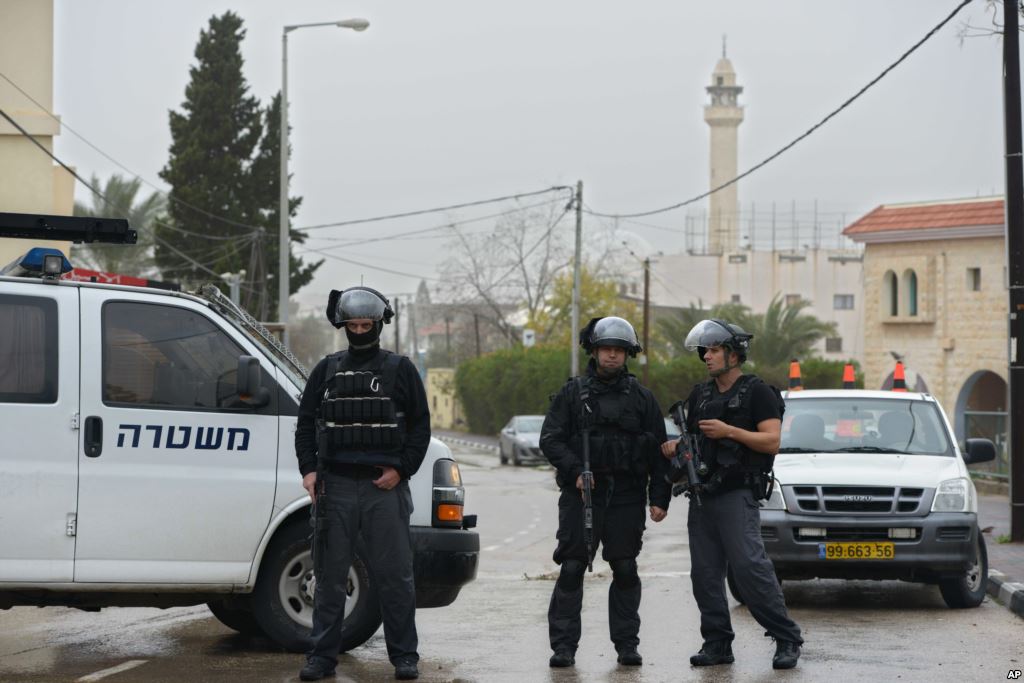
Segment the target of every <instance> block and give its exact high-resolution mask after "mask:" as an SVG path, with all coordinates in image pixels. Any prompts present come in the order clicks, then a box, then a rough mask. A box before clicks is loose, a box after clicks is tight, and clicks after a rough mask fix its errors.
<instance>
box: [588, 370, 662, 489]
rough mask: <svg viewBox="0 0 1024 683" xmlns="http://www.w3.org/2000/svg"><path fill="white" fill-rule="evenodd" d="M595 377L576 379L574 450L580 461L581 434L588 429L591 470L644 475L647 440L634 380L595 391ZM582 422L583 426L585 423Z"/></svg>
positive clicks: (629, 377) (637, 389) (630, 377)
mask: <svg viewBox="0 0 1024 683" xmlns="http://www.w3.org/2000/svg"><path fill="white" fill-rule="evenodd" d="M599 381H600V380H598V379H597V378H595V377H591V376H585V377H577V378H576V379H575V383H576V389H577V392H576V397H577V400H578V407H577V411H576V414H577V415H578V416H580V418H579V423H578V424H579V429H578V430H577V433H576V434H575V435H574V437H573V450H574V451H575V452H576V453H577V454H578V455H579V456H580V458H581V461H582V453H583V446H582V437H583V434H582V431H583V427H584V426H587V427H589V429H590V468H591V470H593V471H594V472H596V473H616V472H618V473H625V472H633V473H636V474H638V475H641V474H646V473H647V459H646V457H645V456H646V452H645V449H644V447H645V446H646V445H649V444H648V442H649V438H648V437H647V434H646V433H645V431H644V417H645V416H644V414H643V413H642V412H641V410H640V408H641V401H640V400H639V393H640V391H639V384H638V382H637V381H636V377H633V376H632V375H630V376H628V377H627V378H626V380H625V381H623V382H620V385H621V386H618V387H615V388H612V389H610V390H604V387H602V390H601V391H595V390H594V385H595V384H596V383H598V382H599ZM584 422H585V424H584Z"/></svg>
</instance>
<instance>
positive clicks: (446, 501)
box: [430, 458, 466, 529]
mask: <svg viewBox="0 0 1024 683" xmlns="http://www.w3.org/2000/svg"><path fill="white" fill-rule="evenodd" d="M432 499H433V500H432V503H433V511H432V513H431V520H430V525H431V526H435V527H452V528H456V529H458V528H461V527H462V521H463V519H462V506H463V504H464V503H465V501H466V489H465V487H464V486H463V485H462V473H461V472H460V471H459V465H458V463H456V462H455V461H454V460H448V459H445V458H441V459H439V460H437V461H435V462H434V490H433V496H432Z"/></svg>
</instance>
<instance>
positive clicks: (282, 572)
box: [252, 522, 381, 652]
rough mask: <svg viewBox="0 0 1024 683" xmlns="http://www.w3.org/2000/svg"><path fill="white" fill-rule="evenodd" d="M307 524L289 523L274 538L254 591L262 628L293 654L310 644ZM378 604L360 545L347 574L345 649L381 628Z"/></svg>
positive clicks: (310, 566) (313, 580)
mask: <svg viewBox="0 0 1024 683" xmlns="http://www.w3.org/2000/svg"><path fill="white" fill-rule="evenodd" d="M308 529H309V527H308V526H307V525H306V524H305V523H304V522H298V523H294V524H288V525H286V526H285V527H283V528H282V529H281V530H279V531H278V532H277V535H275V537H274V539H273V540H272V541H271V542H270V546H269V547H268V548H267V552H266V554H265V555H264V556H263V563H262V564H261V565H260V572H259V577H258V578H257V580H256V587H255V589H254V590H253V593H252V609H253V615H254V616H255V618H256V621H257V622H258V623H259V625H260V627H261V628H262V629H263V631H264V632H265V633H266V634H267V636H269V637H270V639H271V640H274V641H275V642H277V643H278V644H279V645H281V646H282V647H284V648H285V649H286V650H290V651H292V652H306V651H308V650H309V648H310V646H311V641H310V637H309V636H310V631H311V630H312V628H313V596H314V594H315V592H316V577H315V576H314V575H313V556H312V553H311V552H310V547H309V538H308V531H307V530H308ZM380 624H381V617H380V605H379V602H378V598H377V592H376V590H375V588H374V586H373V585H372V584H371V583H370V576H369V572H368V571H367V569H366V565H365V563H364V562H363V560H362V552H361V549H360V548H357V549H356V557H355V561H354V562H353V563H352V567H351V568H350V569H349V572H348V598H347V599H346V601H345V621H344V625H343V626H342V630H341V651H342V652H346V651H348V650H351V649H353V648H356V647H359V646H360V645H362V644H363V643H365V642H366V641H367V640H369V639H370V637H371V636H372V635H373V634H374V633H376V632H377V629H378V628H380Z"/></svg>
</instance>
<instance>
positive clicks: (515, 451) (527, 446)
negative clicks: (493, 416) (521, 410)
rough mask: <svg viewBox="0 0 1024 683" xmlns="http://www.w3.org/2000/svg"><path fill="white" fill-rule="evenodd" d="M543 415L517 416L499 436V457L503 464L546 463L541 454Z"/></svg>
mask: <svg viewBox="0 0 1024 683" xmlns="http://www.w3.org/2000/svg"><path fill="white" fill-rule="evenodd" d="M543 424H544V416H543V415H516V416H514V417H513V418H512V419H511V420H509V421H508V424H507V425H505V427H504V428H503V429H502V430H501V433H500V434H498V455H499V456H500V458H501V464H502V465H506V464H508V461H509V460H511V461H512V464H513V465H517V466H518V465H522V464H523V463H526V462H545V460H544V454H543V453H541V452H540V428H541V425H543Z"/></svg>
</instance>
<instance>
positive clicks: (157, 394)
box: [103, 302, 244, 410]
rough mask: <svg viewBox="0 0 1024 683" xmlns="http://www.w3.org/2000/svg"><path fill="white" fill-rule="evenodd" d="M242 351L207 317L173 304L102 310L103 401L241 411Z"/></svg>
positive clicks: (115, 305)
mask: <svg viewBox="0 0 1024 683" xmlns="http://www.w3.org/2000/svg"><path fill="white" fill-rule="evenodd" d="M243 353H244V351H243V349H242V348H241V347H239V346H238V345H237V344H236V343H235V342H234V341H232V340H231V338H230V337H228V336H227V335H226V334H224V332H223V331H222V330H221V329H220V328H218V327H217V326H216V325H214V324H213V323H212V322H210V321H209V320H208V319H207V318H205V317H204V316H202V315H200V314H198V313H196V312H193V311H190V310H187V309H183V308H178V307H175V306H162V305H159V304H139V303H130V302H110V303H108V304H106V305H104V307H103V402H104V403H107V404H110V405H122V406H132V407H137V406H146V407H149V408H170V409H179V410H181V409H185V410H216V409H231V408H242V407H243V405H242V404H241V403H240V401H239V400H238V394H237V391H236V383H237V375H238V357H239V356H240V355H242V354H243Z"/></svg>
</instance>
